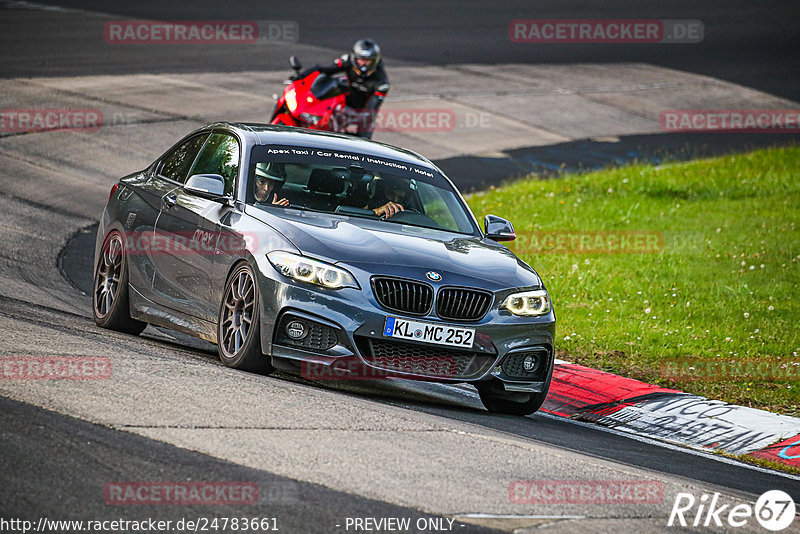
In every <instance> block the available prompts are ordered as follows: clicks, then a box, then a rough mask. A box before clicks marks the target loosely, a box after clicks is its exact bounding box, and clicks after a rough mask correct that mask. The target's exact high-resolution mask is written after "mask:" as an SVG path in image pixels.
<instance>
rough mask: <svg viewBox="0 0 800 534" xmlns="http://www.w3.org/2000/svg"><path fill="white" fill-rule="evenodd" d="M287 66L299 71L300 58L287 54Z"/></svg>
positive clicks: (300, 65) (301, 66)
mask: <svg viewBox="0 0 800 534" xmlns="http://www.w3.org/2000/svg"><path fill="white" fill-rule="evenodd" d="M289 66H290V67H292V70H293V71H295V72H300V69H302V68H303V65H302V64H301V63H300V60H299V59H297V58H296V57H294V56H289Z"/></svg>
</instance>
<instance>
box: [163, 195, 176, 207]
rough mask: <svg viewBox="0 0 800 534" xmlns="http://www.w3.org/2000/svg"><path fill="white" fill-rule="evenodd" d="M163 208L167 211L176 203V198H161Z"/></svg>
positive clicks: (170, 196) (173, 196) (171, 196)
mask: <svg viewBox="0 0 800 534" xmlns="http://www.w3.org/2000/svg"><path fill="white" fill-rule="evenodd" d="M163 201H164V206H165V207H166V208H167V209H169V208H171V207H172V206H174V205H175V204H177V203H178V197H176V196H175V195H167V196H165V197H164V198H163Z"/></svg>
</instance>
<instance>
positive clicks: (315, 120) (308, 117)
mask: <svg viewBox="0 0 800 534" xmlns="http://www.w3.org/2000/svg"><path fill="white" fill-rule="evenodd" d="M300 118H301V119H303V120H304V121H306V122H307V123H308V124H313V125H315V126H316V125H317V124H319V121H321V120H322V117H321V116H319V115H312V114H311V113H301V114H300Z"/></svg>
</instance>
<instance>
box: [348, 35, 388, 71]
mask: <svg viewBox="0 0 800 534" xmlns="http://www.w3.org/2000/svg"><path fill="white" fill-rule="evenodd" d="M350 59H351V62H352V63H353V70H354V71H355V72H356V74H358V75H359V76H363V77H367V76H372V73H374V72H375V70H376V69H377V68H378V63H380V62H381V47H380V46H378V43H376V42H375V40H374V39H359V40H358V41H356V44H354V45H353V51H352V55H351V58H350ZM359 59H361V60H366V62H364V61H361V63H363V65H359V61H358V60H359Z"/></svg>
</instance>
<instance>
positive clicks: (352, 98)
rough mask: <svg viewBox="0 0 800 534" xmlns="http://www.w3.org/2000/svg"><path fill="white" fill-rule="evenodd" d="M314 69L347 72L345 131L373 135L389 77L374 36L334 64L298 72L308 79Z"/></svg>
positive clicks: (362, 40) (359, 43) (331, 72)
mask: <svg viewBox="0 0 800 534" xmlns="http://www.w3.org/2000/svg"><path fill="white" fill-rule="evenodd" d="M312 72H321V73H323V74H327V75H329V76H330V75H333V74H338V73H341V72H344V73H345V74H347V80H348V82H349V83H350V93H349V94H348V95H347V98H346V100H345V103H346V105H347V107H346V108H345V112H344V113H343V115H344V116H345V117H344V120H345V122H346V123H347V124H346V128H345V131H347V132H348V133H355V134H356V135H358V136H359V137H366V138H367V139H370V138H372V132H373V123H374V120H375V117H376V116H377V115H378V110H379V109H380V107H381V104H383V99H384V98H386V93H388V92H389V78H388V77H387V76H386V71H385V70H384V68H383V59H381V49H380V47H379V46H378V43H377V42H375V40H374V39H359V40H358V41H356V42H355V44H354V45H353V49H352V50H351V51H350V52H349V53H346V54H342V55H341V56H340V57H338V58H336V60H335V61H334V62H333V64H332V65H327V66H322V65H317V66H315V67H312V68H310V69H306V70H305V71H303V72H301V73H300V74H299V75H298V79H301V78H305V77H306V76H308V75H309V74H311V73H312Z"/></svg>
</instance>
